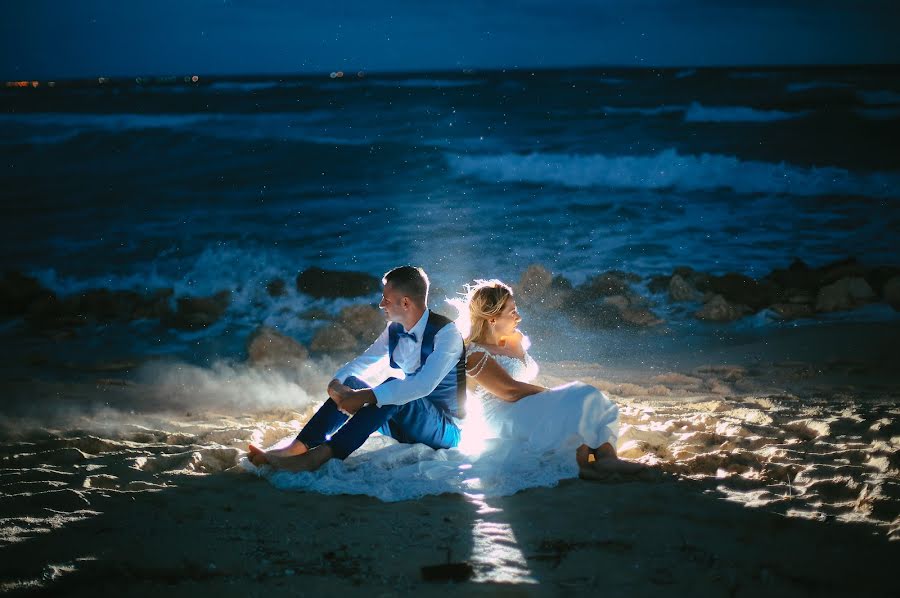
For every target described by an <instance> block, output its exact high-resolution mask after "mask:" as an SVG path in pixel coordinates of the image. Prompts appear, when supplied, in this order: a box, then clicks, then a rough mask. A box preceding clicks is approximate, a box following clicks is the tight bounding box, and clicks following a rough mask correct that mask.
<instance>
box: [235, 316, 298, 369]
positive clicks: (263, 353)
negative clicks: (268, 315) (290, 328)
mask: <svg viewBox="0 0 900 598" xmlns="http://www.w3.org/2000/svg"><path fill="white" fill-rule="evenodd" d="M308 357H309V352H308V351H307V350H306V347H304V346H303V345H301V344H300V343H298V342H297V341H295V340H294V339H293V338H291V337H289V336H287V335H284V334H281V333H280V332H278V331H277V330H275V329H274V328H270V327H268V326H260V327H259V328H257V329H256V330H254V331H253V334H251V335H250V337H249V338H248V339H247V361H248V362H250V363H251V364H252V365H294V366H296V365H299V364H301V363H303V362H304V361H306V359H307V358H308Z"/></svg>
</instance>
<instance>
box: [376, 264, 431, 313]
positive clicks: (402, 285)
mask: <svg viewBox="0 0 900 598" xmlns="http://www.w3.org/2000/svg"><path fill="white" fill-rule="evenodd" d="M387 283H391V285H392V286H393V287H394V289H396V290H397V291H399V292H400V293H402V294H403V295H404V296H405V297H409V298H410V299H412V300H413V301H415V302H416V303H418V304H419V305H421V306H422V307H425V306H426V305H428V284H429V283H428V275H427V274H425V270H423V269H422V268H417V267H416V266H399V267H397V268H394V269H393V270H388V271H387V272H385V274H384V276H383V277H382V278H381V284H387Z"/></svg>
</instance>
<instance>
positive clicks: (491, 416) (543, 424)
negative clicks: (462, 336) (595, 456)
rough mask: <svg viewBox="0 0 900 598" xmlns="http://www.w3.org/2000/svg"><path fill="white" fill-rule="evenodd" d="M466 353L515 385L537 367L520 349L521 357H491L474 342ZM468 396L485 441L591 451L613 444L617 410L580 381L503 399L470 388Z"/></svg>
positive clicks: (532, 375) (527, 379) (479, 388)
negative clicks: (485, 359)
mask: <svg viewBox="0 0 900 598" xmlns="http://www.w3.org/2000/svg"><path fill="white" fill-rule="evenodd" d="M466 351H467V353H468V354H469V355H477V356H483V355H484V354H485V353H487V354H488V355H489V356H490V358H492V359H493V360H494V361H496V362H497V364H498V365H499V366H500V367H502V368H503V369H504V370H506V372H507V373H508V374H509V375H510V377H512V378H513V379H515V380H518V381H519V382H533V381H534V379H535V378H537V375H538V365H537V363H536V362H535V361H534V359H532V357H531V355H530V354H529V353H528V352H527V351H525V356H524V358H522V359H519V358H518V357H512V356H509V355H500V354H494V353H492V352H491V351H490V350H489V349H488V348H486V347H484V346H482V345H479V344H477V343H470V344H469V346H468V347H467V349H466ZM472 395H473V398H476V399H477V400H478V401H479V403H480V406H481V409H482V419H483V421H484V423H485V427H486V431H487V433H488V437H492V438H502V439H506V440H509V441H513V442H519V443H526V444H527V445H528V446H529V447H531V449H532V450H554V449H559V448H564V447H569V448H572V449H573V450H574V448H575V447H577V446H579V445H581V444H586V445H588V446H589V447H591V448H597V447H599V446H600V445H602V444H604V443H606V442H608V443H610V444H612V445H613V446H615V445H616V438H617V436H618V413H619V411H618V408H617V407H616V405H615V403H613V402H612V401H611V400H610V399H609V397H607V396H606V395H605V394H603V393H602V392H601V391H599V390H597V389H596V388H594V387H593V386H589V385H587V384H584V383H582V382H570V383H569V384H565V385H563V386H558V387H556V388H552V389H549V390H546V391H544V392H541V393H538V394H534V395H529V396H527V397H523V398H521V399H519V400H518V401H516V402H509V401H504V400H502V399H500V398H498V397H497V396H495V395H493V394H491V393H490V392H488V391H487V390H486V389H485V388H484V387H482V386H481V385H476V387H475V390H474V392H473V393H472Z"/></svg>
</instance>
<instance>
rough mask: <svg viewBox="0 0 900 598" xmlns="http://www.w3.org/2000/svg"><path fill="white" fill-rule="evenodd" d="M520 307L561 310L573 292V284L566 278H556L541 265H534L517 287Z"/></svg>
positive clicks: (516, 292)
mask: <svg viewBox="0 0 900 598" xmlns="http://www.w3.org/2000/svg"><path fill="white" fill-rule="evenodd" d="M514 290H515V294H516V301H517V302H518V303H519V304H520V305H526V306H528V307H531V308H539V309H559V307H560V306H562V305H563V303H565V302H566V299H567V298H568V297H569V295H570V294H571V291H572V283H571V282H569V280H568V279H567V278H566V277H564V276H556V277H554V276H553V274H552V273H551V272H550V271H549V270H547V268H545V267H544V266H542V265H540V264H532V265H531V266H528V269H527V270H526V271H525V272H524V274H522V278H521V279H520V280H519V284H518V285H517V286H516V287H515V289H514Z"/></svg>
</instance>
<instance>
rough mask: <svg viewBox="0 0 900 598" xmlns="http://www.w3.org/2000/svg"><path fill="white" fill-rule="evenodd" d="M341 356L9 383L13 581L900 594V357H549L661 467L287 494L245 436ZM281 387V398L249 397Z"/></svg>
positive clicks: (290, 590)
mask: <svg viewBox="0 0 900 598" xmlns="http://www.w3.org/2000/svg"><path fill="white" fill-rule="evenodd" d="M331 365H332V364H328V363H324V364H311V365H310V369H309V371H308V372H306V373H305V374H303V375H299V376H296V377H295V378H293V379H291V378H289V377H284V376H282V375H281V374H276V373H269V374H267V373H265V372H262V373H261V372H259V371H254V370H251V369H249V368H247V367H246V366H232V367H229V368H220V369H219V370H212V371H210V370H202V369H199V368H193V369H192V368H190V367H187V366H185V367H181V366H179V369H178V372H179V375H178V376H177V377H174V378H173V377H169V378H165V377H160V376H155V377H145V378H144V379H143V380H140V379H139V380H138V381H135V380H126V379H117V378H100V379H94V380H92V381H76V382H59V381H56V382H50V381H41V380H36V379H25V380H18V381H7V382H5V383H4V384H3V387H2V392H3V396H4V397H6V399H7V401H8V403H7V404H14V405H16V406H17V408H16V409H15V410H12V411H13V413H11V414H9V415H5V416H3V419H2V420H0V423H2V424H3V436H4V442H3V443H2V446H0V484H2V489H0V491H2V496H0V547H2V548H0V550H2V556H3V558H0V592H9V593H12V594H13V595H18V594H23V595H29V594H32V593H37V594H39V593H47V594H52V595H97V594H98V593H99V594H100V595H107V594H110V595H111V594H116V595H120V594H121V595H137V596H141V595H148V596H150V595H152V596H159V595H163V594H164V595H169V596H182V595H184V596H188V595H190V596H197V595H213V594H218V595H223V596H230V595H241V596H257V595H258V596H264V595H265V596H271V595H307V596H320V595H337V594H347V595H357V594H358V595H368V596H372V595H374V596H394V595H409V594H416V595H444V594H446V593H448V592H452V593H458V594H463V595H486V594H489V595H494V594H502V595H570V594H572V595H599V594H601V593H608V592H612V593H613V595H625V594H627V595H659V594H662V593H666V594H673V595H687V594H699V595H702V596H707V595H709V596H718V595H721V596H757V595H761V594H763V593H764V594H765V595H770V596H788V595H789V596H797V595H816V596H822V595H851V596H853V595H869V596H877V595H894V594H893V593H894V592H895V591H896V587H897V585H896V573H895V571H894V568H895V567H896V564H897V563H900V559H898V557H900V542H898V540H900V517H898V515H900V453H898V448H900V424H898V422H900V417H898V415H900V401H898V397H900V392H898V390H900V389H898V385H895V384H893V382H892V378H891V375H890V372H881V374H882V375H880V376H876V375H872V376H866V377H865V379H866V380H869V379H871V380H878V382H877V383H873V384H870V385H866V384H859V383H858V382H859V380H860V379H859V378H857V377H854V376H855V375H856V374H854V370H853V368H854V367H857V366H854V365H853V364H850V365H848V364H846V363H840V362H831V363H807V362H777V363H775V362H772V363H759V362H756V363H753V364H749V363H744V364H738V363H717V364H705V365H701V366H697V367H691V368H686V369H683V370H679V371H661V372H660V371H654V372H649V373H648V372H646V371H645V372H635V371H625V370H620V371H612V370H609V369H606V368H602V367H600V366H599V365H596V364H587V363H576V362H562V363H552V364H544V368H543V374H542V376H543V377H542V381H543V382H544V383H546V384H555V383H558V382H562V381H566V380H571V379H576V378H577V379H581V380H583V381H585V382H589V383H591V384H594V385H596V386H598V387H599V388H601V389H603V390H605V391H607V392H608V393H609V394H610V395H611V396H612V397H613V398H614V399H615V400H616V401H617V402H618V403H619V404H620V406H621V412H622V417H621V419H622V429H621V438H620V444H619V450H620V453H621V454H622V455H623V456H625V457H628V458H633V459H639V460H641V461H643V462H646V463H651V464H654V465H655V467H656V468H657V469H658V471H659V473H658V475H653V476H648V477H645V478H640V479H634V478H628V477H612V478H609V479H607V480H603V481H590V482H589V481H583V480H578V479H574V480H565V481H563V482H561V483H560V485H559V486H557V487H554V488H535V489H529V490H526V491H523V492H520V493H518V494H515V495H513V496H507V497H501V498H490V499H485V498H484V497H482V496H478V495H442V496H435V497H427V498H423V499H419V500H415V501H405V502H396V503H384V502H381V501H379V500H377V499H374V498H371V497H365V496H322V495H317V494H312V493H308V492H288V491H281V490H278V489H276V488H274V487H273V486H271V485H270V484H269V483H268V482H267V481H266V480H265V479H262V478H258V477H256V476H254V475H252V474H248V473H246V472H244V471H243V470H242V469H241V468H240V467H238V466H237V462H238V459H239V458H240V457H241V456H242V454H243V449H244V448H245V447H246V445H247V443H248V442H250V441H255V442H262V443H263V444H273V443H275V442H277V441H278V440H280V439H282V438H284V437H288V436H292V435H293V434H295V433H296V430H297V429H298V428H299V427H300V426H301V425H302V423H303V422H304V421H306V419H307V418H308V417H309V415H310V414H311V412H312V409H313V408H314V406H315V404H314V401H315V398H314V397H315V392H316V388H317V385H318V384H320V383H321V382H322V380H323V379H326V378H327V373H325V372H327V371H329V368H330V367H331ZM876 373H877V372H876ZM217 376H218V377H217ZM173 380H175V382H173ZM261 380H269V381H270V386H268V387H266V388H265V389H264V390H265V392H264V393H262V394H264V395H265V397H266V398H265V401H260V400H255V401H250V400H249V399H248V402H247V403H242V402H241V400H240V398H239V397H241V396H243V395H244V393H247V392H251V391H252V388H253V384H260V383H261V382H260V381H261ZM229 392H230V393H231V394H229ZM298 396H302V397H304V400H302V401H301V400H297V397H298ZM292 397H293V398H294V400H293V401H292V400H291V398H292ZM49 405H52V406H53V407H54V408H53V410H52V411H49V410H48V409H47V406H49Z"/></svg>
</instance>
